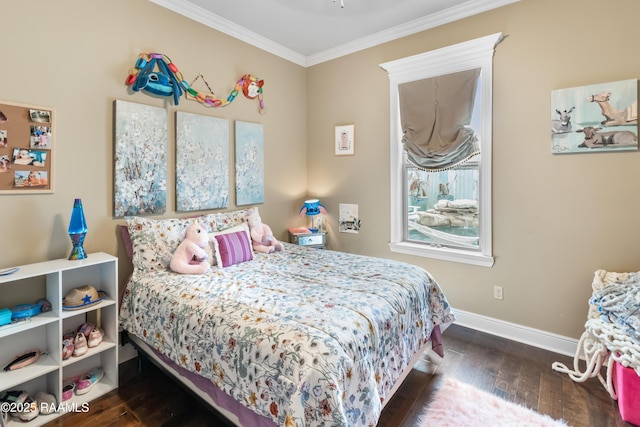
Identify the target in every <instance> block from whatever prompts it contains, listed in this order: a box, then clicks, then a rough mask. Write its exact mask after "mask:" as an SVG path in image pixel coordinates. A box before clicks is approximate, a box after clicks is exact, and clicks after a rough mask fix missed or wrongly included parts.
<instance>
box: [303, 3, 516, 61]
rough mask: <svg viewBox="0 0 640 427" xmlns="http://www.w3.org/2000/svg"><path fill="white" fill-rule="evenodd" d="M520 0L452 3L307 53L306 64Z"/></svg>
mask: <svg viewBox="0 0 640 427" xmlns="http://www.w3.org/2000/svg"><path fill="white" fill-rule="evenodd" d="M519 1H520V0H471V1H468V2H465V3H463V4H461V5H458V6H453V7H450V8H449V9H445V10H443V11H441V12H438V13H434V14H431V15H428V16H425V17H423V18H418V19H415V20H413V21H410V22H407V23H406V24H402V25H398V26H395V27H392V28H389V29H387V30H384V31H380V32H378V33H375V34H372V35H371V36H367V37H363V38H360V39H357V40H354V41H352V42H349V43H346V44H343V45H341V46H338V47H336V48H334V49H328V50H325V51H323V52H319V53H316V54H313V55H309V56H307V60H306V64H307V65H306V66H307V67H310V66H312V65H316V64H320V63H322V62H326V61H330V60H332V59H336V58H339V57H341V56H345V55H349V54H351V53H355V52H358V51H360V50H364V49H368V48H370V47H374V46H378V45H380V44H383V43H387V42H390V41H393V40H397V39H400V38H402V37H407V36H410V35H412V34H416V33H419V32H422V31H426V30H430V29H432V28H436V27H439V26H441V25H445V24H448V23H451V22H454V21H457V20H460V19H463V18H468V17H469V16H473V15H477V14H479V13H482V12H487V11H489V10H491V9H497V8H499V7H502V6H506V5H509V4H511V3H516V2H519Z"/></svg>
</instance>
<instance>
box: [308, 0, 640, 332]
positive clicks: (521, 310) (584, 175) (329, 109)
mask: <svg viewBox="0 0 640 427" xmlns="http://www.w3.org/2000/svg"><path fill="white" fill-rule="evenodd" d="M639 13H640V3H638V2H637V1H634V0H616V1H615V2H613V3H611V4H610V5H609V4H608V5H607V6H604V5H603V3H602V2H600V1H597V0H562V1H557V0H523V1H521V2H519V3H515V4H512V5H510V6H506V7H503V8H500V9H497V10H494V11H490V12H486V13H483V14H481V15H479V16H476V17H472V18H468V19H465V20H462V21H459V22H455V23H451V24H448V25H445V26H442V27H439V28H436V29H433V30H430V31H426V32H423V33H420V34H417V35H413V36H410V37H406V38H404V39H401V40H398V41H393V42H390V43H387V44H384V45H381V46H378V47H374V48H371V49H368V50H366V51H363V52H359V53H356V54H352V55H349V56H347V57H344V58H339V59H336V60H333V61H331V62H327V63H323V64H319V65H317V66H314V67H312V68H311V69H310V70H309V75H308V81H309V92H308V99H309V103H308V117H309V119H308V122H309V132H308V135H309V137H308V138H309V142H308V159H309V173H308V183H309V193H310V194H313V195H318V196H322V199H323V201H324V202H326V205H327V208H328V209H329V211H330V213H331V214H332V215H331V218H330V220H329V225H330V226H331V234H330V237H329V241H330V242H331V247H332V248H335V249H340V250H347V251H350V252H357V253H362V254H369V255H375V256H381V257H391V258H395V259H400V260H403V261H407V262H410V263H414V264H418V265H420V266H423V267H425V268H426V269H428V270H429V271H430V272H432V273H433V274H434V276H435V278H436V279H437V280H438V281H439V282H440V283H441V285H442V287H443V289H444V291H445V293H446V294H447V296H448V298H449V300H450V303H451V304H452V306H453V307H455V308H457V309H460V310H465V311H469V312H472V313H477V314H480V315H484V316H489V317H492V318H497V319H501V320H504V321H507V322H513V323H516V324H520V325H525V326H528V327H532V328H537V329H541V330H545V331H549V332H553V333H557V334H560V335H564V336H570V337H575V338H577V337H578V336H579V335H580V333H581V331H582V330H583V325H584V322H585V319H586V313H587V299H588V297H589V296H590V294H591V288H590V285H591V280H592V277H593V272H594V270H596V269H599V268H604V269H607V270H612V271H635V270H640V262H638V261H639V260H638V254H639V253H640V239H639V237H640V227H638V225H637V221H636V216H637V213H638V211H639V210H640V198H638V197H637V196H636V192H637V191H638V185H637V182H638V181H639V180H640V168H639V167H638V165H639V164H640V153H638V152H627V153H601V154H580V155H564V156H563V155H552V154H551V150H550V131H549V126H550V124H549V120H550V111H551V110H550V108H551V107H550V92H551V91H552V90H555V89H562V88H569V87H574V86H581V85H590V84H596V83H604V82H610V81H617V80H626V79H637V78H638V77H639V75H640V71H639V70H640V56H639V55H637V53H634V46H635V41H634V34H635V33H636V28H637V18H638V15H639ZM497 32H502V33H504V34H505V35H506V36H507V37H506V39H505V40H504V41H503V42H502V43H501V44H500V45H499V46H498V47H497V48H496V52H495V57H494V116H493V117H494V131H493V132H494V140H493V150H494V151H493V213H494V215H493V242H494V244H493V250H494V255H495V265H494V266H493V267H492V268H485V267H476V266H470V265H465V264H458V263H453V262H447V261H437V260H432V259H428V258H421V257H413V256H404V255H400V254H394V253H391V252H390V251H389V248H388V242H389V161H388V154H389V80H388V78H387V75H386V73H385V71H383V70H382V69H380V68H379V64H380V63H383V62H386V61H391V60H395V59H399V58H403V57H405V56H409V55H414V54H417V53H421V52H426V51H429V50H433V49H436V48H440V47H444V46H449V45H452V44H456V43H459V42H463V41H466V40H471V39H474V38H477V37H481V36H485V35H489V34H493V33H497ZM346 123H354V124H355V126H356V155H355V156H354V157H335V156H334V154H333V146H332V141H333V134H332V133H333V129H334V126H335V125H339V124H346ZM339 203H356V204H358V205H359V214H360V218H361V220H362V230H361V232H360V234H358V235H352V234H345V233H338V232H337V210H338V204H339ZM494 285H499V286H503V287H504V300H503V301H498V300H495V299H493V286H494Z"/></svg>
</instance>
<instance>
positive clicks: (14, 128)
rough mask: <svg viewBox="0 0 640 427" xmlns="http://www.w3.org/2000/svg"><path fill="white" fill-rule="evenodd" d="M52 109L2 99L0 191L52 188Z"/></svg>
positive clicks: (0, 114)
mask: <svg viewBox="0 0 640 427" xmlns="http://www.w3.org/2000/svg"><path fill="white" fill-rule="evenodd" d="M52 145H53V132H52V111H51V110H47V109H39V108H33V107H29V106H19V105H13V104H4V103H2V102H0V192H15V191H20V190H49V189H51V185H50V173H51V170H52V169H51V150H52Z"/></svg>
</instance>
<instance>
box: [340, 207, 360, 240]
mask: <svg viewBox="0 0 640 427" xmlns="http://www.w3.org/2000/svg"><path fill="white" fill-rule="evenodd" d="M338 213H339V222H338V231H339V232H341V233H354V234H358V232H360V218H359V217H358V205H354V204H351V203H340V206H339V212H338Z"/></svg>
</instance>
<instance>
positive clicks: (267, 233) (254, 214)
mask: <svg viewBox="0 0 640 427" xmlns="http://www.w3.org/2000/svg"><path fill="white" fill-rule="evenodd" d="M245 220H246V221H247V224H249V230H250V234H251V240H252V244H253V250H254V251H256V252H262V253H267V254H268V253H271V252H275V251H281V250H282V249H284V246H283V245H282V243H280V242H279V241H278V240H276V238H275V237H273V232H272V231H271V227H269V226H268V225H267V224H263V223H262V218H260V214H259V213H258V210H257V209H250V210H249V211H248V212H247V214H246V215H245Z"/></svg>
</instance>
